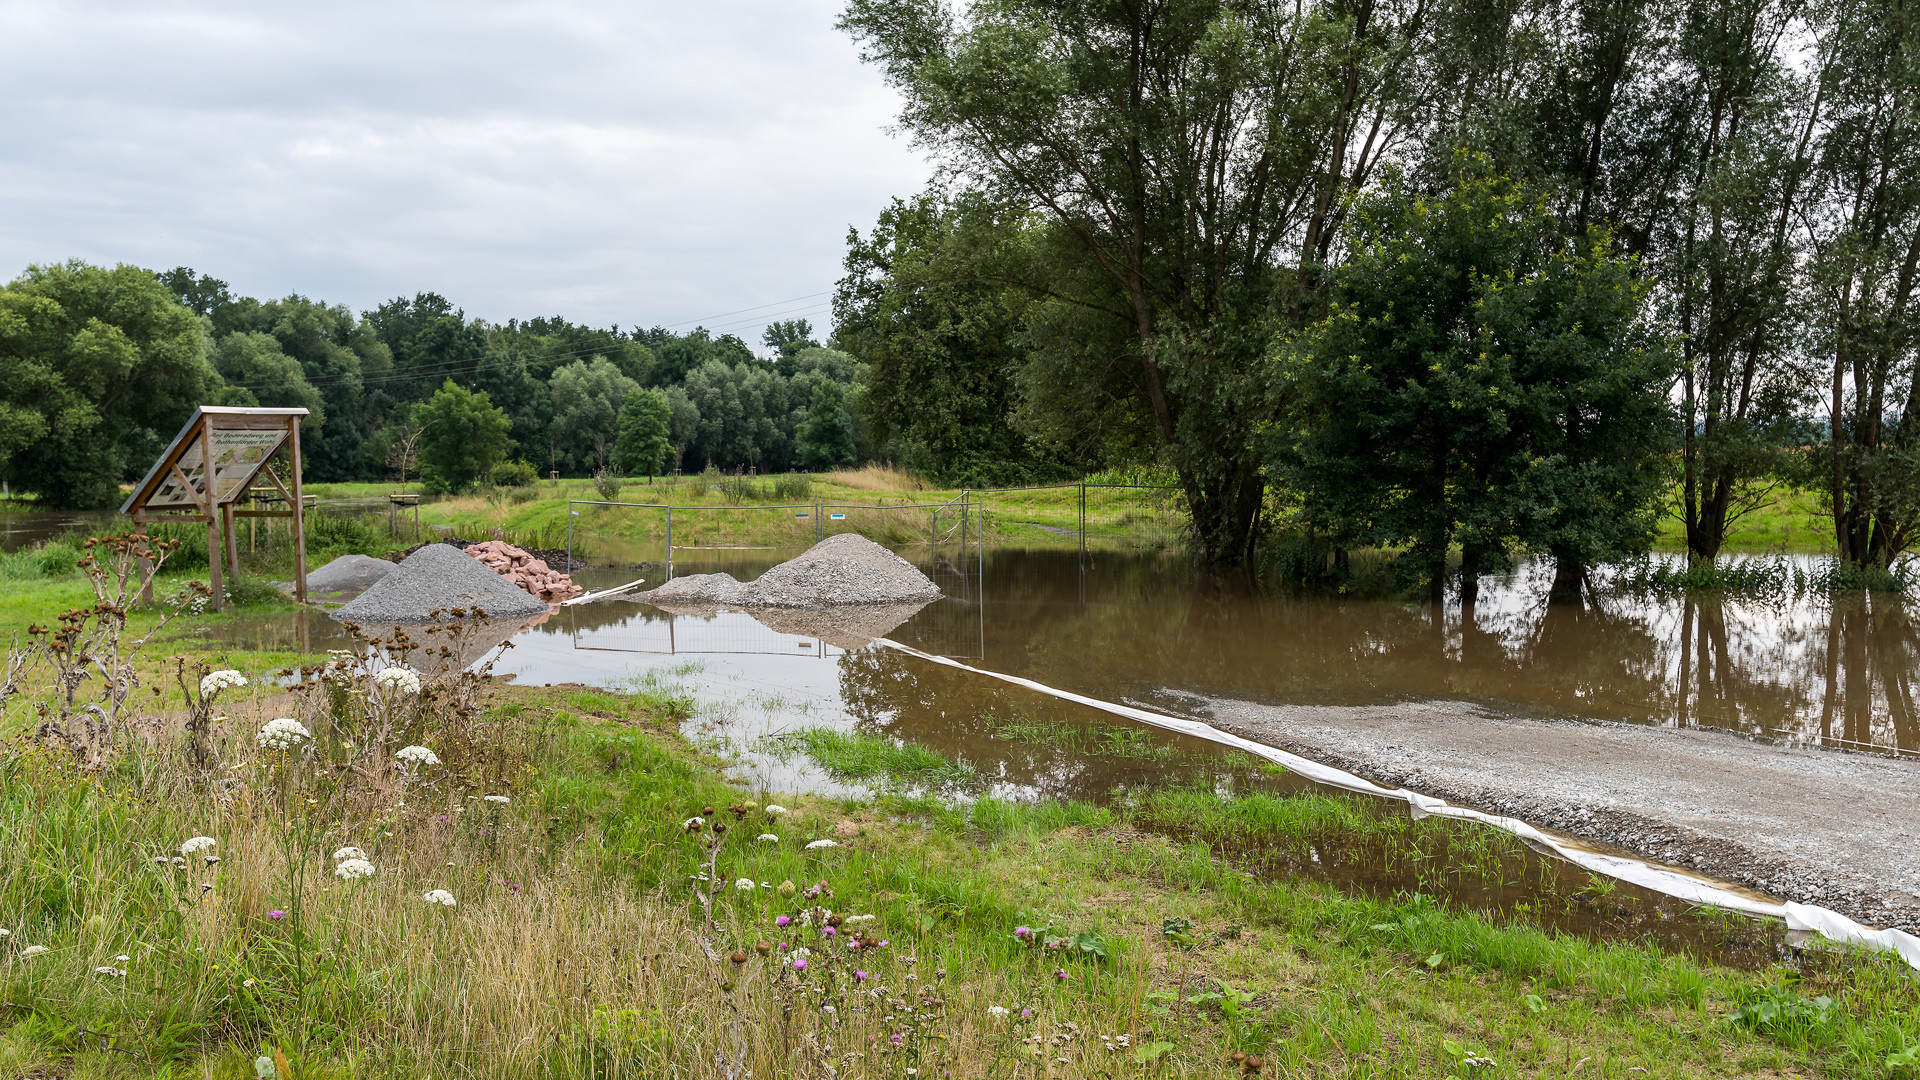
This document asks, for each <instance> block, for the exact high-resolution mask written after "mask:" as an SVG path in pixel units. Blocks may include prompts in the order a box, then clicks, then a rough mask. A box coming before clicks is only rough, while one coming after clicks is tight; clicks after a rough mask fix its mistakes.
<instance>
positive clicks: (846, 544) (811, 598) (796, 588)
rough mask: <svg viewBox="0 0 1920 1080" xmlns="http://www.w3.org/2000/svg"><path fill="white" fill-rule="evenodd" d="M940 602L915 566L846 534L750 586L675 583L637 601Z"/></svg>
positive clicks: (722, 577)
mask: <svg viewBox="0 0 1920 1080" xmlns="http://www.w3.org/2000/svg"><path fill="white" fill-rule="evenodd" d="M939 598H940V587H939V586H938V585H935V584H934V583H933V582H932V581H930V580H928V578H927V575H925V574H923V573H921V572H920V570H919V569H918V568H917V567H915V566H914V565H913V564H912V563H910V562H908V561H907V560H905V559H903V558H901V557H900V556H898V555H895V554H894V553H893V552H891V551H888V550H887V549H886V548H883V547H881V546H880V545H879V544H876V543H874V542H873V541H871V540H869V539H867V538H866V537H864V536H861V535H860V534H859V533H841V534H839V535H838V536H829V537H827V538H826V539H825V540H822V541H820V542H819V543H817V544H815V545H813V546H812V547H811V548H808V549H807V550H806V551H805V552H804V553H802V554H800V555H798V556H795V557H794V558H791V559H788V560H787V561H786V562H783V563H781V564H780V565H779V566H776V567H774V568H773V569H771V570H768V571H767V572H766V573H764V574H761V575H760V576H759V577H757V578H755V579H754V580H753V581H751V582H749V583H745V584H742V583H741V582H739V581H736V580H734V578H733V576H732V575H730V574H694V575H691V576H688V577H683V578H675V579H673V580H672V581H669V582H667V583H666V584H665V585H662V586H660V587H659V588H657V589H654V590H652V591H651V592H645V593H641V594H639V595H638V596H636V597H635V599H637V600H643V601H646V602H647V603H660V604H675V603H678V604H723V605H727V606H731V607H789V608H821V607H830V606H834V605H839V604H912V603H927V602H930V601H933V600H938V599H939Z"/></svg>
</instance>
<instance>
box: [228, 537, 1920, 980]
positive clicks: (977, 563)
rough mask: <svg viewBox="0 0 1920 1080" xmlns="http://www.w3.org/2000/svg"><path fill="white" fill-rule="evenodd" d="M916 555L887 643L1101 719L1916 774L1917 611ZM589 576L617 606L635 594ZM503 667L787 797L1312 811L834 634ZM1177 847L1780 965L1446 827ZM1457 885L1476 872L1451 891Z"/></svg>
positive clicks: (1225, 773)
mask: <svg viewBox="0 0 1920 1080" xmlns="http://www.w3.org/2000/svg"><path fill="white" fill-rule="evenodd" d="M715 554H721V553H715ZM791 554H793V552H785V551H752V552H746V551H741V552H728V553H724V554H723V555H722V557H720V558H714V557H709V558H707V559H705V560H701V561H692V560H689V559H687V558H684V557H683V558H681V559H680V560H679V561H678V564H677V565H676V567H675V571H676V573H679V574H686V573H703V572H711V571H714V570H721V569H724V570H727V571H729V572H731V573H733V574H735V576H737V577H740V578H743V579H746V578H751V577H753V576H755V575H756V574H758V573H759V572H760V571H762V570H764V569H765V568H766V567H768V566H770V565H773V564H774V563H776V562H778V561H780V560H781V559H783V558H785V557H787V556H789V555H791ZM904 554H906V555H907V557H908V558H910V559H916V560H917V561H918V562H919V563H920V564H921V565H922V567H923V568H925V569H927V570H928V571H929V572H930V573H931V574H932V575H933V576H934V577H935V579H936V580H937V581H938V582H939V583H940V585H941V587H942V589H943V590H944V591H945V592H946V594H947V598H946V599H943V600H941V601H938V602H936V603H934V604H932V605H929V606H928V607H926V608H924V609H922V610H920V611H919V612H918V613H915V614H912V615H911V616H910V617H909V618H907V619H906V621H905V622H904V623H902V624H901V625H899V626H897V627H895V628H894V629H893V630H892V631H891V632H890V633H889V635H888V636H890V637H891V638H893V639H895V640H897V641H900V642H902V643H904V644H907V645H911V646H914V647H916V648H918V649H922V650H925V651H927V652H930V653H936V654H942V655H947V656H952V657H955V658H960V659H964V660H965V661H967V662H968V663H970V664H973V665H975V666H979V667H984V668H988V669H991V670H997V671H1003V672H1008V673H1013V674H1018V675H1023V676H1026V677H1028V678H1032V679H1035V680H1037V681H1039V682H1043V683H1047V684H1049V685H1052V686H1056V687H1060V688H1062V689H1067V690H1073V691H1077V692H1080V693H1084V694H1087V695H1090V696H1095V697H1100V698H1105V699H1107V700H1119V701H1131V702H1134V703H1136V704H1141V705H1144V706H1147V707H1161V708H1165V709H1168V710H1169V711H1176V712H1178V711H1181V705H1182V703H1183V700H1184V699H1185V698H1186V696H1187V695H1190V694H1208V695H1225V696H1233V697H1240V698H1246V699H1249V700H1256V701H1267V702H1275V703H1285V702H1307V703H1316V702H1317V703H1345V704H1353V703H1374V702H1388V701H1394V700H1406V699H1430V698H1441V697H1444V698H1454V699H1463V700H1468V701H1473V702H1478V703H1482V704H1485V705H1487V706H1489V707H1492V708H1497V709H1501V710H1504V711H1508V712H1519V713H1522V714H1538V715H1552V716H1572V717H1589V718H1602V719H1610V720H1622V721H1630V722H1635V723H1648V724H1660V725H1702V726H1711V727H1723V728H1728V729H1731V730H1733V731H1737V732H1740V733H1743V734H1746V735H1750V736H1758V737H1766V738H1777V739H1790V740H1798V741H1807V742H1815V743H1823V744H1827V745H1836V746H1852V747H1859V748H1865V749H1873V750H1879V751H1882V752H1887V751H1893V752H1899V751H1908V752H1912V751H1916V750H1920V735H1916V732H1915V725H1914V722H1913V709H1912V691H1911V679H1912V673H1913V671H1914V669H1915V666H1916V658H1920V645H1917V643H1916V639H1915V634H1914V629H1913V627H1912V625H1911V623H1910V621H1909V616H1908V612H1907V610H1906V607H1905V606H1904V605H1903V604H1901V603H1900V602H1899V601H1898V600H1896V599H1893V598H1888V597H1884V596H1878V595H1874V596H1862V595H1858V594H1855V595H1852V596H1842V597H1838V598H1834V599H1825V598H1822V599H1819V600H1808V601H1800V602H1793V603H1780V604H1774V603H1760V602H1750V601H1736V600H1725V599H1706V598H1700V597H1692V598H1679V597H1676V598H1671V599H1665V598H1648V597H1642V596H1610V597H1603V598H1602V599H1600V600H1598V601H1597V602H1594V603H1591V604H1589V605H1588V606H1585V607H1580V608H1567V607H1559V606H1549V605H1547V604H1546V603H1545V599H1544V597H1545V591H1546V588H1545V586H1546V580H1545V579H1544V577H1543V575H1542V574H1541V572H1540V568H1537V567H1530V566H1529V567H1522V568H1521V569H1520V570H1519V571H1518V572H1516V573H1515V574H1514V575H1512V576H1510V577H1508V578H1506V579H1503V580H1500V581H1498V582H1495V583H1493V584H1491V585H1490V586H1483V592H1482V599H1481V601H1480V603H1479V605H1478V606H1477V609H1476V611H1475V612H1474V615H1473V617H1472V618H1471V619H1470V620H1469V619H1463V618H1462V617H1461V615H1460V613H1459V611H1458V609H1457V608H1455V609H1453V610H1450V611H1448V612H1446V613H1444V615H1443V616H1442V617H1441V618H1439V619H1438V620H1436V619H1435V618H1434V617H1433V616H1432V614H1431V613H1430V612H1426V611H1423V610H1421V609H1420V608H1419V607H1418V606H1417V605H1410V604H1405V603H1396V602H1389V601H1363V600H1338V599H1304V598H1288V597H1275V596H1272V595H1261V594H1259V593H1258V592H1257V591H1255V590H1253V589H1251V588H1247V587H1245V586H1244V585H1240V584H1236V583H1233V582H1221V581H1217V580H1208V579H1204V578H1199V577H1196V576H1195V575H1193V574H1192V573H1190V572H1189V571H1188V570H1187V569H1186V567H1185V566H1184V564H1183V563H1182V562H1181V561H1179V560H1178V559H1176V558H1167V557H1159V556H1150V555H1132V554H1123V553H1112V552H1106V553H1096V554H1095V555H1094V556H1093V557H1092V559H1091V560H1090V562H1087V563H1083V562H1082V561H1081V559H1080V557H1079V555H1078V554H1077V553H1075V552H1071V551H1065V552H1062V551H1046V550H1041V551H1020V550H998V551H992V550H990V551H987V552H986V553H985V554H984V557H981V556H979V555H978V554H972V553H970V554H969V555H967V556H962V555H961V554H960V553H959V552H957V551H951V550H944V549H943V552H942V554H941V555H940V556H939V557H937V558H936V559H934V560H928V559H927V557H926V551H925V549H924V548H923V549H921V550H920V551H918V552H915V551H913V550H912V549H908V550H906V551H905V552H904ZM576 576H577V577H579V578H580V579H581V583H582V584H583V585H586V586H587V587H588V588H600V587H606V586H610V585H614V584H621V583H624V582H626V581H628V580H630V579H631V578H632V577H633V576H636V572H635V571H633V570H631V569H625V568H620V569H608V570H605V571H590V572H586V573H583V574H580V575H576ZM769 623H772V624H775V625H769ZM202 625H203V628H204V629H205V630H206V631H207V632H210V633H213V634H215V635H217V636H218V637H220V638H222V639H224V640H228V641H231V642H232V643H234V644H236V645H245V646H247V647H252V648H301V649H308V650H311V651H314V652H320V651H324V650H325V649H328V648H341V647H347V646H350V645H351V644H352V642H351V640H350V639H349V638H348V637H347V636H346V635H345V634H344V633H343V632H342V631H341V630H340V628H339V627H338V625H337V624H335V623H333V622H332V621H331V620H329V619H327V618H325V616H324V615H322V614H321V613H319V612H301V613H295V615H293V616H292V617H289V616H287V615H285V614H279V615H271V616H245V617H241V618H239V619H235V620H232V621H228V622H225V623H214V622H208V623H205V624H202ZM509 629H511V628H509ZM504 632H506V631H503V633H504ZM512 645H513V647H512V648H510V649H508V650H507V651H505V652H504V654H503V655H501V656H500V658H499V659H498V660H497V661H496V664H495V670H496V671H497V672H498V673H501V674H505V675H511V676H512V677H514V678H515V679H516V680H517V681H520V682H525V683H536V684H544V683H582V684H588V685H595V686H603V687H609V688H615V689H627V688H633V687H637V686H643V685H652V686H654V687H672V688H677V689H679V690H682V691H684V692H687V693H690V694H691V695H692V696H693V697H694V698H695V699H696V701H697V702H698V703H699V706H700V707H699V709H698V710H697V713H696V715H695V717H694V719H693V720H691V721H689V724H688V729H687V730H688V734H689V735H690V736H692V737H694V738H696V739H699V740H702V741H704V742H706V743H708V744H709V745H711V746H713V747H714V748H715V749H717V750H720V751H721V752H723V753H725V754H726V755H728V756H729V757H730V758H731V759H732V760H733V761H734V762H736V773H737V776H738V778H739V779H741V780H743V781H745V782H749V783H752V784H755V785H756V786H761V787H764V788H767V789H772V790H789V791H794V790H809V791H819V792H828V793H844V794H850V795H857V794H862V793H864V792H865V791H866V790H868V789H867V786H866V784H865V783H863V782H854V781H851V780H848V779H846V778H843V777H836V776H835V775H833V774H831V773H830V772H828V771H827V770H825V769H823V768H822V767H821V766H819V765H818V764H816V763H815V762H813V761H811V760H810V759H809V758H807V756H806V755H805V754H804V753H799V752H796V751H795V750H794V748H793V745H792V742H791V740H790V739H789V738H788V737H789V736H791V735H792V734H793V733H794V732H796V731H799V730H801V729H804V728H807V727H813V726H825V727H832V728H838V729H843V730H858V731H862V732H867V733H871V734H876V735H883V736H890V737H893V738H897V739H901V740H910V741H913V742H918V743H922V744H926V745H929V746H932V747H934V748H936V749H938V750H940V751H941V752H942V753H943V754H944V755H946V756H948V757H949V758H957V759H960V760H963V761H966V762H968V763H970V764H971V765H972V766H973V768H974V770H975V772H976V777H975V779H973V780H972V781H970V782H968V783H967V784H965V785H961V787H964V790H961V789H960V788H959V787H956V788H955V789H952V790H950V791H948V792H947V794H951V795H956V796H959V795H965V796H978V795H1000V796H1008V797H1016V798H1034V797H1040V798H1074V799H1085V800H1089V801H1094V802H1102V803H1105V802H1111V801H1112V800H1115V799H1130V798H1134V797H1135V796H1136V795H1137V794H1138V793H1139V792H1142V791H1150V790H1156V789H1157V790H1165V789H1168V788H1201V789H1205V790H1212V791H1218V792H1227V791H1272V792H1279V793H1289V792H1306V791H1308V790H1311V785H1310V784H1308V783H1307V782H1306V781H1303V780H1301V779H1299V778H1298V777H1294V776H1292V775H1290V774H1284V773H1277V772H1276V771H1274V770H1272V769H1270V768H1263V767H1261V765H1260V763H1258V762H1256V761H1254V760H1252V759H1251V758H1248V757H1246V756H1245V755H1242V754H1239V753H1237V752H1233V751H1227V750H1224V749H1222V748H1220V747H1217V746H1214V745H1213V744H1209V743H1205V742H1202V741H1199V740H1195V739H1191V738H1188V737H1185V736H1180V735H1176V734H1173V733H1169V732H1163V731H1157V730H1156V731H1145V730H1142V729H1139V728H1138V727H1136V726H1134V725H1129V724H1126V723H1125V722H1123V721H1119V720H1117V719H1115V718H1113V717H1110V716H1106V715H1104V714H1096V713H1093V712H1092V711H1091V710H1087V709H1084V708H1083V707H1081V706H1077V705H1074V704H1072V703H1068V702H1063V701H1060V700H1058V699H1055V698H1051V697H1048V696H1045V695H1042V694H1038V693H1035V692H1032V691H1028V690H1025V689H1023V688H1020V687H1016V686H1011V685H1008V684H1004V683H1000V682H997V681H995V680H989V679H982V678H980V677H977V676H973V675H970V674H969V673H967V672H963V671H957V670H954V669H952V668H948V667H944V666H941V665H935V664H931V663H927V662H924V661H920V660H917V659H915V658H913V657H911V656H907V655H905V654H902V653H900V652H897V651H894V650H890V649H885V648H877V647H858V643H857V642H852V641H847V640H845V639H844V638H843V637H840V636H837V635H836V634H835V633H833V631H832V630H831V628H828V629H824V630H821V631H819V632H815V633H810V632H808V630H807V628H806V627H805V626H804V625H799V626H796V625H794V624H793V623H792V622H791V621H790V620H782V619H769V620H768V621H767V622H764V623H763V622H762V621H760V620H756V619H755V618H753V617H752V616H750V615H747V614H744V613H739V612H718V613H714V614H711V615H705V616H701V615H671V614H668V613H666V612H663V611H660V610H658V609H655V608H652V607H650V606H647V605H645V604H639V603H632V602H625V601H610V602H603V603H598V604H592V605H585V606H580V607H572V608H565V609H562V610H560V611H558V612H556V613H555V614H554V615H553V616H552V617H550V618H549V619H547V620H546V621H545V622H543V623H540V624H538V625H535V626H533V627H531V628H528V629H526V630H524V631H522V632H520V633H518V634H517V635H516V636H514V638H513V641H512ZM1360 801H1362V802H1367V800H1364V799H1363V800H1360ZM1369 805H1371V804H1369ZM1369 812H1379V813H1404V810H1402V809H1396V808H1386V807H1375V808H1374V809H1373V810H1370V811H1369ZM1163 831H1165V832H1167V833H1168V835H1170V836H1174V837H1176V838H1179V839H1186V840H1200V841H1204V842H1207V843H1210V844H1213V845H1214V846H1215V847H1216V848H1217V849H1219V850H1221V851H1222V853H1223V854H1226V855H1228V856H1230V857H1233V858H1236V859H1240V860H1242V861H1243V862H1244V863H1245V864H1246V865H1247V866H1249V868H1251V869H1253V870H1254V871H1255V872H1257V873H1267V874H1276V875H1287V876H1300V875H1306V876H1310V877H1315V878H1318V879H1321V880H1325V881H1328V882H1330V883H1333V884H1337V885H1339V886H1341V887H1342V888H1345V889H1348V890H1351V891H1356V892H1364V893H1372V894H1379V895H1390V894H1396V893H1405V892H1416V891H1417V892H1423V893H1428V894H1432V895H1438V896H1443V897H1447V898H1449V899H1451V900H1453V901H1455V902H1459V903H1463V904H1467V905H1469V906H1473V907H1476V908H1479V909H1482V910H1488V911H1493V912H1500V913H1506V914H1524V915H1525V916H1526V917H1528V918H1530V919H1534V920H1536V921H1539V922H1541V923H1542V924H1543V925H1547V926H1551V927H1558V928H1561V929H1567V930H1574V931H1579V932H1584V933H1591V934H1596V935H1601V936H1606V937H1610V938H1628V939H1648V940H1656V941H1661V942H1665V943H1667V944H1670V945H1674V946H1685V947H1688V948H1694V949H1701V950H1706V951H1708V952H1711V953H1712V954H1713V955H1715V956H1716V957H1717V958H1719V959H1721V960H1722V961H1723V962H1733V963H1765V962H1768V961H1770V959H1771V958H1772V957H1773V956H1775V955H1776V953H1777V951H1778V949H1779V941H1778V936H1777V934H1775V933H1774V932H1773V931H1772V930H1770V929H1766V928H1764V927H1761V926H1760V925H1759V924H1751V923H1744V924H1738V925H1735V924H1728V923H1723V922H1720V921H1716V920H1711V919H1708V920H1702V919H1700V918H1698V917H1696V916H1695V915H1693V914H1691V913H1689V912H1688V910H1687V909H1686V906H1685V905H1682V904H1678V903H1676V902H1674V901H1671V900H1668V899H1665V898H1662V897H1658V896H1655V895H1653V894H1650V893H1645V892H1641V891H1639V890H1636V889H1633V888H1631V887H1629V886H1624V885H1622V886H1619V887H1618V888H1617V889H1614V890H1612V891H1606V890H1604V889H1594V888H1592V883H1591V882H1590V881H1589V880H1588V879H1587V877H1586V875H1585V874H1584V873H1581V872H1579V871H1577V870H1575V869H1573V868H1572V867H1570V866H1568V865H1566V864H1563V863H1559V862H1556V861H1552V860H1545V859H1540V858H1538V857H1535V856H1532V855H1531V854H1530V853H1519V852H1511V851H1509V852H1506V853H1503V854H1499V855H1498V856H1497V857H1493V861H1492V864H1491V865H1492V867H1493V868H1492V869H1491V870H1488V869H1486V866H1487V865H1488V864H1487V863H1486V857H1485V856H1484V853H1483V854H1482V855H1477V856H1470V857H1469V856H1462V855H1460V854H1459V852H1457V851H1455V850H1454V848H1455V846H1457V845H1458V844H1461V843H1466V841H1465V840H1462V839H1460V838H1461V837H1465V836H1468V835H1470V834H1472V833H1473V832H1476V831H1477V832H1479V833H1485V832H1487V830H1471V829H1465V830H1463V829H1462V828H1461V827H1458V826H1454V825H1450V824H1449V825H1446V826H1443V827H1440V828H1439V830H1438V831H1437V832H1436V833H1435V834H1434V835H1436V836H1438V837H1439V838H1440V839H1438V840H1435V841H1433V843H1434V844H1436V845H1437V847H1435V848H1434V850H1432V851H1430V852H1428V853H1427V854H1425V855H1422V856H1420V857H1417V858H1409V857H1407V853H1406V852H1403V851H1389V850H1386V849H1384V848H1380V847H1378V846H1369V845H1371V844H1373V843H1374V842H1373V841H1366V840H1356V839H1354V838H1353V837H1351V836H1346V835H1331V834H1330V835H1328V836H1326V837H1322V838H1320V839H1319V840H1317V841H1315V843H1314V844H1313V845H1310V846H1309V847H1308V848H1306V849H1301V850H1294V849H1280V848H1262V849H1258V850H1242V849H1237V848H1236V847H1235V845H1234V843H1233V842H1232V839H1231V838H1230V837H1220V836H1207V835H1204V834H1203V833H1201V832H1197V831H1194V830H1192V829H1190V828H1188V827H1186V826H1183V825H1180V824H1179V823H1177V822H1168V823H1166V824H1165V828H1164V829H1163ZM1476 860H1477V863H1476ZM1463 862H1464V863H1476V864H1477V865H1480V866H1481V867H1482V869H1480V870H1477V871H1474V872H1473V873H1456V872H1451V871H1449V870H1448V869H1447V868H1448V867H1455V866H1456V865H1457V864H1463Z"/></svg>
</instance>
